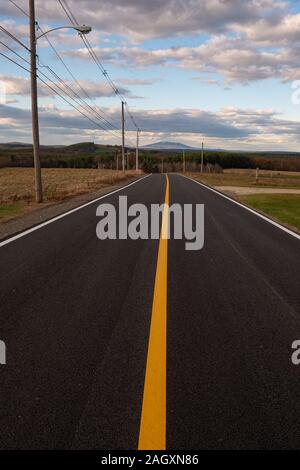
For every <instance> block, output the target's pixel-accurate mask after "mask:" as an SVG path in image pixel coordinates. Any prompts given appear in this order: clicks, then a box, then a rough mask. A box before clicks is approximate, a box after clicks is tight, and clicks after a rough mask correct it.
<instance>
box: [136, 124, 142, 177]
mask: <svg viewBox="0 0 300 470" xmlns="http://www.w3.org/2000/svg"><path fill="white" fill-rule="evenodd" d="M140 132H141V131H140V129H137V131H136V154H135V171H139V143H140Z"/></svg>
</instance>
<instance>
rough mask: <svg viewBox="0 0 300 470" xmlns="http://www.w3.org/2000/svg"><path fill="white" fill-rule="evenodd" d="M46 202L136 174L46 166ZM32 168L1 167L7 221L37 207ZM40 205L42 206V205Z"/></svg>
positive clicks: (0, 213)
mask: <svg viewBox="0 0 300 470" xmlns="http://www.w3.org/2000/svg"><path fill="white" fill-rule="evenodd" d="M42 176H43V188H44V204H49V203H53V202H59V201H62V200H64V199H66V198H69V197H71V196H75V195H79V194H85V193H89V192H93V191H97V190H99V189H101V188H105V187H108V186H112V185H115V184H118V183H121V182H123V181H124V182H126V180H128V179H130V178H133V177H134V176H136V173H135V172H134V171H128V172H126V173H125V174H124V173H123V172H121V171H120V172H118V171H115V170H96V169H73V168H46V169H43V170H42ZM34 196H35V193H34V170H33V169H32V168H2V169H0V221H1V222H4V221H6V220H9V219H11V218H14V217H16V216H18V215H21V214H23V213H25V212H28V211H30V210H32V209H34V208H36V204H35V203H34ZM39 207H40V206H39Z"/></svg>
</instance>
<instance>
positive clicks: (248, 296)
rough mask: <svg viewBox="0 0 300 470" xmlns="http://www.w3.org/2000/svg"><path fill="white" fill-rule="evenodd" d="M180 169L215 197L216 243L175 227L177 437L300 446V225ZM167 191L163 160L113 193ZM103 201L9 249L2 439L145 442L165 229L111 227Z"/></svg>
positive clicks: (231, 444)
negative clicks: (104, 232)
mask: <svg viewBox="0 0 300 470" xmlns="http://www.w3.org/2000/svg"><path fill="white" fill-rule="evenodd" d="M169 182H170V203H180V204H183V203H186V204H188V203H189V204H190V203H193V204H196V203H199V204H205V246H204V248H203V249H202V250H201V251H186V250H185V241H181V240H172V239H171V240H170V241H169V242H168V265H167V268H168V269H167V276H168V279H167V334H166V344H167V355H166V357H167V360H166V405H165V407H166V423H165V425H166V447H167V448H168V449H178V450H180V449H271V448H276V449H278V448H288V449H291V448H292V449H300V366H298V367H297V366H295V365H293V364H292V362H291V355H292V350H291V344H292V342H293V341H294V340H297V339H299V340H300V310H299V299H300V288H299V279H300V267H299V259H300V257H299V255H300V244H299V240H297V239H296V238H293V237H292V236H291V235H289V234H288V233H285V232H284V231H282V230H280V229H279V228H277V227H274V226H273V225H271V224H269V223H268V222H266V221H264V220H262V219H260V218H259V217H257V216H256V215H254V214H252V213H250V212H248V211H246V210H245V209H244V208H242V207H239V206H237V205H236V204H234V203H232V202H231V201H229V200H226V199H224V198H222V197H221V196H219V195H218V194H215V193H214V192H212V191H210V190H208V189H206V188H204V187H201V186H200V185H198V184H196V183H195V182H193V181H190V180H188V179H186V178H184V177H182V176H179V175H170V176H169ZM165 191H166V178H165V176H164V175H152V176H150V177H148V178H146V179H144V180H142V181H139V182H137V183H136V184H134V185H132V186H130V187H128V188H125V189H122V190H121V191H119V192H117V193H115V194H113V195H111V196H108V197H106V198H105V199H103V201H101V202H109V203H112V204H114V205H116V204H117V203H118V197H119V196H120V195H127V196H128V203H129V204H133V203H144V204H145V205H146V206H147V207H150V204H151V203H163V202H164V201H165ZM99 203H100V201H99V202H95V203H93V204H91V205H89V206H87V207H85V208H82V209H80V210H79V211H77V212H74V213H72V214H70V215H68V216H66V217H64V218H61V219H60V220H57V221H55V222H53V223H51V224H49V225H47V226H44V227H43V228H40V229H39V230H36V231H34V232H32V233H30V234H28V235H26V236H24V237H22V238H19V239H17V240H15V241H13V242H12V243H10V244H8V245H5V246H3V247H1V248H0V276H1V280H0V287H1V298H0V309H1V314H0V339H1V340H3V341H5V343H6V346H7V364H6V365H2V366H0V403H1V405H0V448H1V449H70V448H73V449H136V448H137V447H138V441H139V433H140V427H141V412H142V405H143V395H144V387H145V371H146V364H147V359H148V344H149V341H150V340H149V332H150V324H151V315H152V306H153V296H154V285H155V278H156V276H157V262H158V247H159V241H158V240H138V241H133V240H107V241H99V240H98V239H97V238H96V231H95V230H96V223H97V221H98V220H97V218H96V207H97V206H98V205H99ZM162 362H163V361H162ZM158 363H160V361H158ZM150 432H151V430H150Z"/></svg>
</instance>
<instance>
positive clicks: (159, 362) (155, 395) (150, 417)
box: [138, 176, 169, 450]
mask: <svg viewBox="0 0 300 470" xmlns="http://www.w3.org/2000/svg"><path fill="white" fill-rule="evenodd" d="M168 224H169V178H168V176H167V181H166V194H165V207H164V211H163V216H162V228H161V235H160V241H159V248H158V257H157V267H156V276H155V286H154V297H153V305H152V317H151V327H150V336H149V345H148V355H147V365H146V375H145V383H144V395H143V405H142V416H141V424H140V435H139V445H138V449H139V450H164V449H165V448H166V385H167V384H166V371H167V274H168V269H167V264H168V236H167V234H168Z"/></svg>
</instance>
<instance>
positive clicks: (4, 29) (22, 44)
mask: <svg viewBox="0 0 300 470" xmlns="http://www.w3.org/2000/svg"><path fill="white" fill-rule="evenodd" d="M0 30H1V31H2V32H3V33H5V34H7V35H8V36H9V37H10V38H11V39H13V40H14V41H16V42H17V43H18V44H20V46H22V47H24V49H26V50H27V51H28V52H30V49H29V48H28V47H27V46H26V44H24V43H23V42H22V41H20V40H19V39H18V38H17V37H16V36H14V35H13V34H11V33H10V32H9V31H8V30H7V29H6V28H4V26H2V25H1V24H0Z"/></svg>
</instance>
